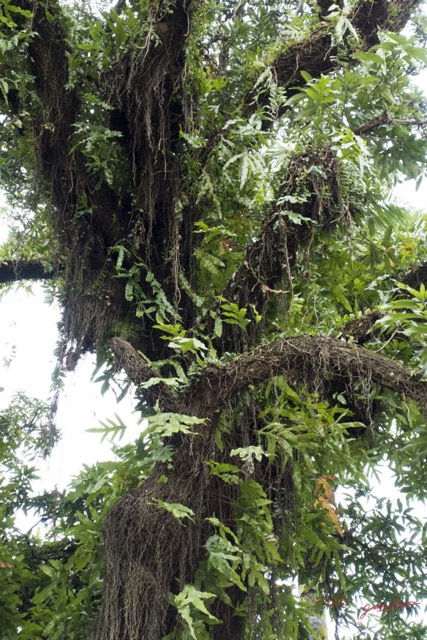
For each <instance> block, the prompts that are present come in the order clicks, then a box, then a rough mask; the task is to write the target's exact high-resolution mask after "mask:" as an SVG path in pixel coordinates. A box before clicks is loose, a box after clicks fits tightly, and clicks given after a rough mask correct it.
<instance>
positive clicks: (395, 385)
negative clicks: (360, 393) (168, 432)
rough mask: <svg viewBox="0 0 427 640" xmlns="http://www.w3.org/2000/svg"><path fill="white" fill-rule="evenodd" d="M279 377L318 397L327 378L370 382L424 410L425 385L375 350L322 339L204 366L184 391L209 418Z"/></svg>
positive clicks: (296, 340)
mask: <svg viewBox="0 0 427 640" xmlns="http://www.w3.org/2000/svg"><path fill="white" fill-rule="evenodd" d="M278 375H284V376H286V377H287V378H288V379H289V380H291V381H293V382H298V383H304V384H308V385H309V388H312V389H318V390H319V392H320V393H321V392H322V390H324V387H325V383H326V382H329V381H330V380H331V378H341V379H343V380H347V381H350V382H351V384H354V383H356V382H357V381H362V382H363V381H367V382H368V383H369V385H370V384H371V383H372V382H375V383H377V384H379V385H381V386H382V387H387V388H389V389H392V390H393V391H395V392H396V393H399V394H400V395H401V396H403V397H404V398H407V399H411V400H415V401H416V402H417V403H418V404H419V406H420V408H421V409H422V410H425V408H426V407H427V381H425V380H422V379H420V377H419V376H413V375H412V372H411V371H410V370H408V369H406V368H405V367H403V366H402V365H401V364H399V363H397V362H395V361H393V360H391V359H390V358H386V357H385V356H383V355H380V354H378V353H376V352H375V351H368V350H367V349H364V348H363V347H359V346H357V345H354V344H348V343H346V342H341V341H339V340H335V339H333V338H326V337H321V336H304V335H301V336H295V337H292V338H289V339H287V340H281V341H279V342H273V343H271V344H268V345H265V346H262V347H258V348H257V349H253V350H252V351H249V352H247V353H245V354H242V355H241V356H236V358H234V359H233V360H232V361H231V362H229V363H228V364H226V365H223V366H209V367H207V368H206V369H205V370H204V372H203V375H202V377H201V379H200V380H199V381H197V382H196V383H194V385H192V387H191V388H190V390H189V391H188V404H189V406H191V407H192V410H193V412H195V413H196V414H200V415H204V416H206V415H209V414H210V413H213V412H214V411H215V410H218V409H219V408H220V407H224V406H227V404H228V403H229V402H230V401H231V400H232V398H233V396H235V395H236V394H238V393H239V392H241V391H242V390H243V389H246V388H247V387H249V386H250V385H256V384H260V383H262V382H266V381H267V380H269V379H271V378H272V377H274V376H278Z"/></svg>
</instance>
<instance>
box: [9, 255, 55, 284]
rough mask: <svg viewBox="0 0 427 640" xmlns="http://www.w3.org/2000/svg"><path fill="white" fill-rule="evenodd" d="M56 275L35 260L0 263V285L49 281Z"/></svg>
mask: <svg viewBox="0 0 427 640" xmlns="http://www.w3.org/2000/svg"><path fill="white" fill-rule="evenodd" d="M56 275H57V273H55V271H54V270H53V269H50V268H48V267H46V266H45V265H43V264H42V263H41V262H38V261H37V260H17V261H15V260H8V261H7V262H0V284H5V283H7V282H16V281H17V280H50V279H52V278H55V277H56Z"/></svg>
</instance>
